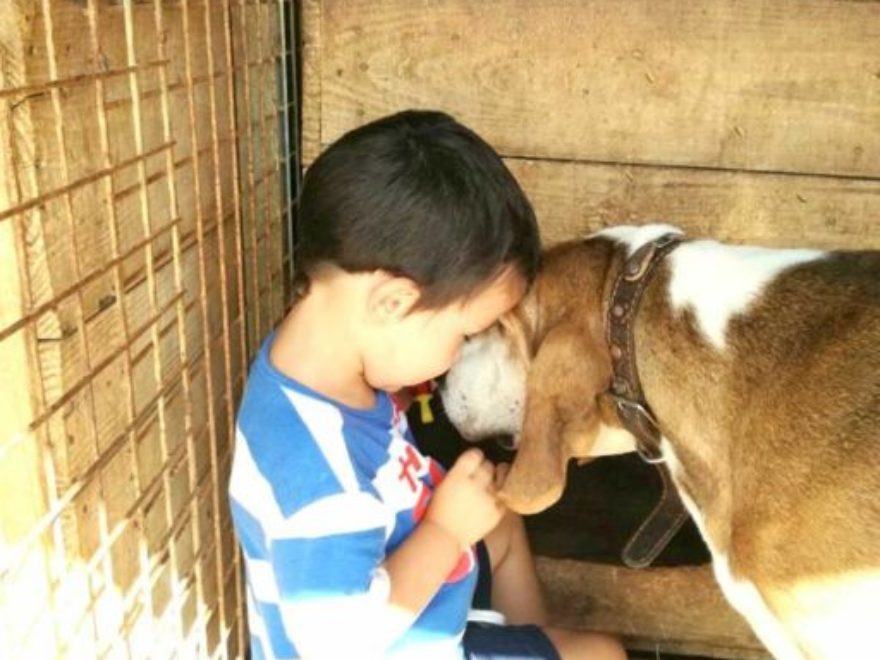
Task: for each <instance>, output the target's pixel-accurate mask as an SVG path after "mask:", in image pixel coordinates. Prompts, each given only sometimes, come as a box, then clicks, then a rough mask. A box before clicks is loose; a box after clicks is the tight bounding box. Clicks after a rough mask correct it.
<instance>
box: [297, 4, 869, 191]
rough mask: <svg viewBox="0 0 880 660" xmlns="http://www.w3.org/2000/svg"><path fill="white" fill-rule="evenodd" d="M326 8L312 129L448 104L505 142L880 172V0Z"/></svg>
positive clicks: (497, 142) (748, 165)
mask: <svg viewBox="0 0 880 660" xmlns="http://www.w3.org/2000/svg"><path fill="white" fill-rule="evenodd" d="M311 4H312V3H308V4H307V9H308V8H309V6H310V5H311ZM319 9H320V12H319V13H320V21H314V20H304V27H305V41H306V44H307V45H308V47H309V48H317V49H318V51H319V52H318V53H317V54H316V53H314V52H313V51H311V50H308V49H307V50H306V53H305V55H306V64H307V68H305V69H304V76H305V81H304V82H305V92H306V93H305V94H304V97H305V98H304V101H305V102H306V104H305V107H304V118H305V125H306V126H308V127H309V128H308V131H307V132H306V135H305V136H304V137H305V138H307V139H306V144H309V141H310V140H311V139H312V138H313V137H314V133H315V131H314V128H313V122H314V121H316V119H315V114H316V113H317V114H319V115H320V131H319V136H318V137H319V138H320V141H321V144H323V145H326V144H328V143H329V142H331V141H332V140H333V139H335V138H336V137H338V136H339V135H340V134H341V133H343V132H344V131H346V130H349V129H351V128H353V127H355V126H357V125H359V124H362V123H364V122H365V121H368V120H371V119H374V118H376V117H378V116H381V115H384V114H387V113H390V112H393V111H396V110H400V109H403V108H410V107H433V108H440V109H443V110H446V111H449V112H451V113H453V114H454V115H456V116H457V117H458V118H460V119H461V120H462V121H464V122H465V123H466V124H468V125H470V126H471V127H473V128H474V129H475V130H477V131H478V132H479V133H480V134H481V135H483V136H484V137H485V138H486V139H487V140H488V141H489V142H490V143H491V144H493V145H494V146H495V147H496V148H497V149H498V150H499V151H500V152H501V153H503V154H504V155H506V156H516V157H529V158H556V159H575V160H588V161H593V162H624V163H653V164H664V165H669V164H673V165H692V166H702V167H712V168H725V169H747V170H760V171H782V172H809V173H828V174H842V175H853V176H872V177H878V176H880V50H878V48H877V44H878V42H880V3H878V2H830V1H828V0H793V1H792V2H786V3H780V2H777V1H775V0H743V1H741V2H736V3H731V2H729V1H727V0H708V1H706V2H701V3H684V2H654V1H653V0H637V1H633V2H626V3H615V2H600V1H598V0H594V1H589V2H583V1H581V0H566V1H559V2H533V1H532V0H487V1H485V2H472V1H469V0H445V1H444V2H437V3H430V4H427V5H426V4H425V3H413V2H410V0H381V1H376V0H369V1H368V0H358V1H353V0H324V1H323V2H321V3H320V8H319ZM313 12H314V10H313V9H310V10H309V11H306V12H304V14H305V15H304V19H309V18H310V16H312V14H313ZM317 26H320V30H319V31H318V32H316V27H317ZM313 39H317V41H316V42H314V43H312V42H310V40H313ZM317 66H319V67H320V80H319V81H315V80H314V77H315V75H314V73H313V72H314V69H315V67H317ZM318 87H320V102H319V103H318V102H315V101H314V100H313V99H311V98H310V95H311V94H314V93H315V90H316V88H318ZM312 151H313V150H311V149H307V150H306V156H307V157H308V156H309V155H310V154H311V153H312Z"/></svg>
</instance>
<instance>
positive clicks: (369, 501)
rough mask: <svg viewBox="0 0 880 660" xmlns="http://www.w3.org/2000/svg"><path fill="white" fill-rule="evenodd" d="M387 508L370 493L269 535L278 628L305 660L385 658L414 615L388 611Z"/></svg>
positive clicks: (308, 513)
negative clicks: (385, 563) (385, 565)
mask: <svg viewBox="0 0 880 660" xmlns="http://www.w3.org/2000/svg"><path fill="white" fill-rule="evenodd" d="M387 515H388V513H387V509H386V507H385V506H384V505H383V504H382V502H381V501H380V500H379V499H378V498H376V497H375V496H373V495H371V494H369V493H365V492H343V493H339V494H336V495H331V496H327V497H324V498H321V499H320V500H317V501H315V502H313V503H311V504H309V505H307V506H306V507H304V508H302V509H300V510H299V511H297V512H296V513H295V514H294V515H292V516H291V517H290V518H288V519H286V520H284V521H283V522H281V523H279V524H278V525H277V526H275V527H274V528H273V529H271V530H270V538H268V539H267V542H268V543H267V547H268V550H269V562H268V566H267V568H270V569H271V575H268V576H264V579H266V580H271V582H272V585H271V588H272V589H273V590H275V591H276V592H277V595H278V601H277V602H278V607H279V612H280V619H281V621H280V623H281V624H282V626H283V627H284V630H285V632H286V634H287V636H288V638H289V639H290V640H291V641H292V642H293V644H294V645H295V646H296V649H297V652H298V653H299V654H300V655H301V656H303V657H319V658H320V657H334V658H336V657H370V656H373V655H375V656H380V655H381V654H382V651H383V650H384V649H386V648H387V647H388V646H389V645H391V644H392V643H393V642H394V641H395V640H396V639H397V638H398V637H399V636H400V635H402V634H403V633H404V632H405V631H406V630H407V628H408V627H409V626H410V625H411V624H412V622H413V620H414V619H415V616H414V615H413V614H411V613H407V612H404V611H403V610H400V609H398V608H394V607H392V606H391V605H390V603H389V601H388V598H389V594H390V583H389V579H388V575H387V573H386V572H385V570H384V568H382V563H383V561H384V559H385V534H386V527H387V524H388V520H387Z"/></svg>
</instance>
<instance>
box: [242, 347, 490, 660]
mask: <svg viewBox="0 0 880 660" xmlns="http://www.w3.org/2000/svg"><path fill="white" fill-rule="evenodd" d="M273 337H274V335H270V336H269V337H268V338H267V339H266V341H265V342H264V344H263V346H262V348H261V349H260V352H259V354H258V356H257V358H256V360H255V361H254V364H253V365H252V368H251V372H250V376H249V378H248V383H247V386H246V388H245V393H244V398H243V400H242V403H241V407H240V409H239V413H238V423H237V428H236V445H235V456H234V460H233V465H232V475H231V477H230V484H229V497H230V504H231V507H232V517H233V522H234V525H235V530H236V533H237V535H238V538H239V541H240V543H241V546H242V549H243V551H244V559H245V568H246V576H247V606H248V607H247V609H248V625H249V627H250V634H251V651H252V654H253V658H254V660H260V659H262V658H299V657H308V658H333V659H334V660H336V659H341V658H375V657H389V656H401V657H415V658H420V659H421V658H459V657H461V650H460V646H461V644H460V642H461V636H462V634H463V631H464V627H465V623H466V619H467V614H468V609H469V606H470V602H471V597H472V594H473V590H474V585H475V582H476V561H475V557H474V553H473V551H472V550H469V551H468V552H466V553H464V554H463V555H462V558H461V561H460V562H459V564H458V566H457V567H456V570H455V571H453V573H452V574H451V575H450V576H449V578H448V579H447V582H446V583H445V584H444V585H443V586H442V587H441V588H440V590H439V591H438V592H437V594H436V595H435V596H434V598H433V599H432V600H431V601H430V602H429V603H428V604H427V606H426V607H425V609H424V610H423V611H422V612H421V613H420V614H419V615H418V616H417V617H415V618H414V617H413V616H412V615H411V614H408V613H404V612H402V611H401V610H399V609H396V608H394V607H392V606H391V605H390V604H389V603H388V594H389V589H390V584H389V579H388V575H387V573H386V572H385V571H384V569H383V568H382V567H381V564H382V562H383V561H384V559H385V557H386V556H387V555H388V554H389V553H391V552H392V551H394V549H395V548H396V547H397V546H398V545H399V544H400V543H401V542H402V541H403V540H404V539H405V538H406V537H407V536H409V534H410V533H411V532H412V531H413V529H414V527H415V525H416V524H417V522H418V521H419V519H420V518H421V516H422V515H423V514H424V511H425V509H426V507H427V504H428V501H429V500H430V497H431V492H432V491H433V489H434V487H436V485H437V483H438V482H439V480H440V479H442V476H443V472H442V468H440V466H439V465H438V464H437V463H436V462H434V461H433V460H431V459H430V458H427V457H425V456H423V455H422V454H421V453H419V451H418V450H417V449H416V447H415V445H414V444H413V442H412V436H411V433H410V431H409V429H408V427H407V423H406V417H405V416H404V415H403V414H402V413H401V411H400V410H399V409H398V408H397V407H396V406H395V404H394V403H393V401H392V400H391V398H390V397H389V396H388V395H387V394H385V393H382V392H378V393H377V395H376V405H375V406H374V407H373V408H372V409H370V410H356V409H353V408H349V407H346V406H344V405H341V404H339V403H336V402H334V401H331V400H330V399H327V398H326V397H324V396H322V395H320V394H318V393H317V392H314V391H312V390H310V389H309V388H307V387H305V386H304V385H302V384H300V383H298V382H296V381H294V380H292V379H290V378H288V377H286V376H285V375H283V374H282V373H280V372H279V371H278V370H277V369H275V368H274V367H273V366H272V364H271V363H270V361H269V356H268V354H269V347H270V345H271V342H272V340H273Z"/></svg>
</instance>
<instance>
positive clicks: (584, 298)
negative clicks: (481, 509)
mask: <svg viewBox="0 0 880 660" xmlns="http://www.w3.org/2000/svg"><path fill="white" fill-rule="evenodd" d="M617 258H618V257H617V252H616V251H615V249H614V243H613V242H612V241H611V240H608V239H600V238H597V239H595V240H590V241H586V242H576V243H575V242H573V243H567V244H563V245H560V246H558V247H556V248H553V249H551V250H549V251H547V252H546V253H545V255H544V261H543V265H542V268H541V271H540V272H539V274H538V278H537V280H536V282H535V285H534V286H533V287H532V289H531V290H530V292H529V293H528V295H527V296H526V297H525V298H524V299H523V301H522V302H521V303H520V305H519V306H518V307H517V308H515V309H514V310H513V311H511V312H510V313H509V314H507V315H506V316H505V317H503V318H502V319H501V320H500V322H499V323H498V324H497V325H496V326H495V327H493V328H491V329H490V330H488V331H486V332H484V333H482V334H481V335H479V336H476V337H474V338H472V339H471V340H470V341H469V342H468V343H467V344H466V345H465V347H464V350H463V352H462V356H461V358H460V360H459V361H458V362H457V363H456V364H455V365H454V366H453V367H452V369H451V370H450V372H449V373H448V375H447V377H446V381H445V384H444V386H443V388H442V390H441V394H442V397H443V404H444V407H445V408H446V411H447V414H448V415H449V418H450V420H451V421H452V423H453V424H454V425H455V426H456V428H458V430H459V431H460V432H461V434H462V435H463V436H464V437H465V438H467V439H469V440H479V439H483V438H486V437H490V436H494V435H501V434H509V435H512V436H513V437H514V443H515V445H516V447H517V449H518V452H517V457H516V459H515V461H514V464H513V466H512V468H511V471H510V474H509V475H508V477H507V479H506V481H505V483H504V486H503V488H502V490H501V496H502V497H503V498H504V499H505V500H506V502H507V504H508V505H509V506H510V507H511V508H512V509H514V510H516V511H519V512H520V513H534V512H536V511H540V510H542V509H545V508H547V507H548V506H550V505H551V504H553V503H554V502H556V500H558V499H559V497H560V496H561V494H562V490H563V487H564V484H565V472H566V466H567V464H568V461H569V459H571V458H578V459H589V458H593V457H596V456H602V455H607V454H616V453H623V452H627V451H632V450H633V449H634V448H635V445H634V440H633V438H632V436H631V435H630V434H628V433H626V432H625V431H623V429H621V428H620V426H619V422H618V421H617V416H616V414H615V413H614V411H613V409H612V406H611V404H610V402H609V401H608V400H607V399H606V397H605V396H604V394H605V393H606V392H607V390H608V386H609V383H610V380H611V357H610V354H609V352H608V348H607V346H606V343H605V337H604V318H603V302H602V301H603V298H604V297H605V295H606V291H607V287H608V283H607V282H606V279H607V277H608V274H609V272H611V271H612V270H613V268H614V266H615V263H616V262H615V260H616V259H617ZM618 265H619V264H618Z"/></svg>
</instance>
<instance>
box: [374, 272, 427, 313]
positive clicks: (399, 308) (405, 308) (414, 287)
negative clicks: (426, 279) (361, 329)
mask: <svg viewBox="0 0 880 660" xmlns="http://www.w3.org/2000/svg"><path fill="white" fill-rule="evenodd" d="M421 295H422V291H421V289H420V288H419V285H418V284H416V283H415V282H414V281H413V280H411V279H410V278H408V277H398V276H387V277H384V278H382V279H380V280H379V281H378V283H377V284H376V285H375V286H374V287H372V288H371V289H370V291H369V296H368V298H367V313H368V314H369V316H370V318H372V319H374V320H375V321H377V322H379V323H388V322H393V321H399V320H400V319H402V318H403V317H404V316H406V315H407V314H409V312H410V311H411V310H412V309H413V308H414V307H415V305H416V303H418V301H419V298H420V297H421Z"/></svg>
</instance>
